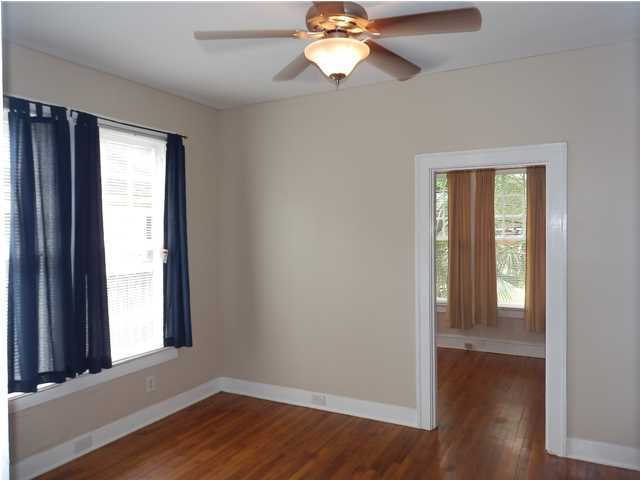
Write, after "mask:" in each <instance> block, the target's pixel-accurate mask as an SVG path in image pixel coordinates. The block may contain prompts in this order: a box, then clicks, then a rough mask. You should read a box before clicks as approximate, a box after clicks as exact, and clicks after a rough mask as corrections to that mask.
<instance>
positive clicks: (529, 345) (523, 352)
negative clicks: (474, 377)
mask: <svg viewBox="0 0 640 480" xmlns="http://www.w3.org/2000/svg"><path fill="white" fill-rule="evenodd" d="M436 342H437V344H438V347H444V348H456V349H459V350H466V348H465V343H471V344H473V350H476V351H478V352H489V353H500V354H503V355H517V356H519V357H533V358H544V343H543V342H522V341H517V340H506V339H502V338H483V337H471V336H465V335H455V334H451V333H438V334H437V335H436Z"/></svg>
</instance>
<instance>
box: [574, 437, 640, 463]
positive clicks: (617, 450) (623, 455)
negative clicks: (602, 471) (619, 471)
mask: <svg viewBox="0 0 640 480" xmlns="http://www.w3.org/2000/svg"><path fill="white" fill-rule="evenodd" d="M567 457H569V458H574V459H576V460H584V461H585V462H592V463H600V464H602V465H611V466H612V467H620V468H628V469H631V470H639V471H640V448H633V447H626V446H624V445H616V444H614V443H604V442H594V441H593V440H584V439H582V438H568V439H567Z"/></svg>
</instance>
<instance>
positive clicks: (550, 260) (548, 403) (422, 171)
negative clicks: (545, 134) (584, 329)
mask: <svg viewBox="0 0 640 480" xmlns="http://www.w3.org/2000/svg"><path fill="white" fill-rule="evenodd" d="M530 165H544V166H545V167H546V186H547V205H546V206H547V232H546V233H547V235H546V240H547V242H546V245H547V255H546V273H547V282H546V318H547V328H546V338H545V344H546V362H545V370H546V372H545V417H546V418H545V447H546V450H547V451H548V452H549V453H552V454H554V455H558V456H561V457H564V456H566V454H567V448H566V444H567V373H566V371H567V144H566V143H551V144H544V145H525V146H517V147H506V148H497V149H486V150H471V151H463V152H446V153H431V154H422V155H417V156H416V158H415V182H416V184H415V195H416V197H415V215H416V216H415V235H416V236H415V262H416V263H415V266H416V269H415V274H416V281H415V287H416V291H415V302H416V303H415V309H416V310H415V313H416V397H417V398H416V402H417V407H418V426H419V428H423V429H426V430H432V429H434V428H436V427H437V412H436V405H437V396H436V395H437V371H436V361H437V357H436V341H435V337H436V323H435V312H436V301H435V289H434V287H433V286H434V283H433V282H434V265H433V255H434V248H433V243H434V242H433V237H432V236H433V233H434V232H433V202H434V199H435V192H434V188H433V187H434V182H433V179H434V175H435V174H436V173H438V172H442V171H448V170H458V169H460V170H462V169H469V168H491V167H493V168H501V167H505V166H510V167H519V168H523V167H526V166H530Z"/></svg>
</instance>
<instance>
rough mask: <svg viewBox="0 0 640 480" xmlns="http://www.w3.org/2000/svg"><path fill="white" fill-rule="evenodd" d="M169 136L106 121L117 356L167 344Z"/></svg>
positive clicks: (105, 190)
mask: <svg viewBox="0 0 640 480" xmlns="http://www.w3.org/2000/svg"><path fill="white" fill-rule="evenodd" d="M165 146H166V142H165V140H164V139H160V138H155V137H148V136H145V135H139V134H135V133H129V132H124V131H122V130H120V129H113V128H110V127H107V126H103V125H101V127H100V157H101V174H102V201H103V205H102V208H103V216H104V236H105V256H106V266H107V294H108V299H109V324H110V335H111V357H112V360H113V361H114V362H116V361H118V360H122V359H124V358H128V357H132V356H135V355H139V354H142V353H145V352H148V351H151V350H155V349H157V348H161V347H162V346H163V341H162V338H163V335H162V308H163V295H162V266H163V264H162V248H163V221H164V213H163V212H164V164H165Z"/></svg>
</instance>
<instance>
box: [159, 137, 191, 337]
mask: <svg viewBox="0 0 640 480" xmlns="http://www.w3.org/2000/svg"><path fill="white" fill-rule="evenodd" d="M185 184H186V182H185V167H184V145H183V144H182V137H180V136H179V135H175V134H169V135H168V136H167V158H166V176H165V196H164V245H165V249H166V250H167V258H166V262H165V264H164V272H163V273H164V345H165V347H190V346H192V345H193V342H192V339H191V306H190V294H189V261H188V255H187V205H186V203H187V195H186V185H185Z"/></svg>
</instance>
